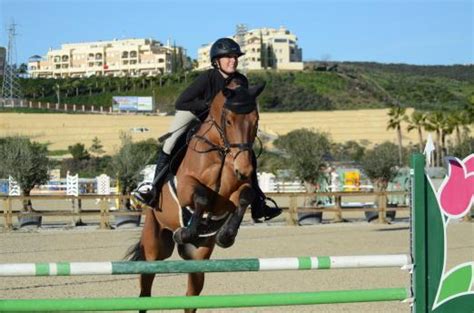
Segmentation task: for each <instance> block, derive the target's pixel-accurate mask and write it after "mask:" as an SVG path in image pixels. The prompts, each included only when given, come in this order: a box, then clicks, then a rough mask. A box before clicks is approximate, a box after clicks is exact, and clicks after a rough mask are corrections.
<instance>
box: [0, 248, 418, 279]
mask: <svg viewBox="0 0 474 313" xmlns="http://www.w3.org/2000/svg"><path fill="white" fill-rule="evenodd" d="M410 262H411V257H410V256H409V255H404V254H393V255H391V254H387V255H359V256H315V257H289V258H253V259H220V260H219V259H215V260H187V261H181V260H176V261H175V260H173V261H153V262H149V261H133V262H132V261H119V262H58V263H12V264H0V277H1V276H78V275H124V274H158V273H160V274H162V273H196V272H203V273H211V272H261V271H282V270H326V269H337V268H344V269H348V268H376V267H377V268H380V267H400V268H406V267H407V266H409V265H410Z"/></svg>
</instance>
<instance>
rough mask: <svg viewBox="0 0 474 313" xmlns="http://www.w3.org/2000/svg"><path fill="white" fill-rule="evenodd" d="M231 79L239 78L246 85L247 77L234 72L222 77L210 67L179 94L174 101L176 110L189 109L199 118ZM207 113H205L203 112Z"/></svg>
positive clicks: (202, 117) (241, 83) (242, 84)
mask: <svg viewBox="0 0 474 313" xmlns="http://www.w3.org/2000/svg"><path fill="white" fill-rule="evenodd" d="M232 79H237V80H239V84H240V85H241V86H244V87H246V88H247V87H248V84H249V83H248V80H247V77H245V76H244V75H242V74H240V73H239V72H235V73H233V74H232V75H230V76H229V77H228V78H224V77H223V76H222V74H221V73H220V72H219V70H217V69H210V70H207V71H205V72H203V73H202V74H200V75H199V76H198V77H197V78H196V80H195V81H194V82H193V83H192V84H191V85H190V86H189V87H188V88H186V90H184V91H183V93H182V94H181V95H180V96H179V98H178V100H177V101H176V110H182V111H191V112H193V113H194V114H195V115H196V116H199V118H200V119H201V120H203V119H204V118H205V116H200V114H201V113H203V111H205V110H206V109H207V108H208V106H209V104H210V103H211V100H212V99H214V97H215V96H216V95H217V94H218V93H219V91H221V90H222V89H223V88H224V87H225V86H226V85H227V83H228V82H230V81H231V80H232ZM205 115H207V114H205Z"/></svg>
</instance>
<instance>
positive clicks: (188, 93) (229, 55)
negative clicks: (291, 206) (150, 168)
mask: <svg viewBox="0 0 474 313" xmlns="http://www.w3.org/2000/svg"><path fill="white" fill-rule="evenodd" d="M242 55H244V53H243V52H242V51H241V50H240V46H239V44H238V43H236V42H235V41H234V40H232V39H230V38H220V39H218V40H217V41H216V42H214V44H213V45H212V47H211V50H210V57H211V64H212V67H213V68H212V69H210V70H207V71H205V72H204V73H202V74H200V75H199V76H198V77H197V78H196V80H195V81H194V82H193V83H192V84H191V85H190V86H189V87H188V88H187V89H186V90H184V91H183V93H182V94H181V95H180V96H179V98H178V100H177V101H176V115H175V118H174V120H173V122H172V123H171V127H170V130H169V133H168V134H169V135H170V137H169V138H167V139H166V141H165V142H164V144H163V148H162V151H161V152H160V153H159V155H158V160H157V162H156V169H155V179H154V180H153V184H152V187H151V189H150V188H148V189H145V188H138V190H136V191H135V192H134V193H133V194H134V196H135V197H136V198H137V199H138V200H139V201H141V202H143V203H145V204H147V205H152V204H153V203H154V201H155V199H156V195H157V190H159V187H160V186H161V184H162V182H163V180H164V176H165V173H166V170H165V169H166V167H167V166H168V165H169V162H170V159H171V157H170V154H171V151H172V149H173V147H174V146H175V144H176V141H177V140H178V138H179V137H180V136H181V135H182V134H183V133H184V132H185V131H186V125H188V124H189V123H191V122H193V121H194V120H201V121H203V120H204V119H205V118H206V116H207V112H208V109H209V104H210V102H211V101H212V99H213V98H214V96H215V95H217V93H219V91H221V90H222V89H223V88H224V87H225V86H226V85H227V82H229V81H231V80H238V81H239V83H240V85H243V86H245V87H248V80H247V77H245V76H244V75H242V74H241V73H239V72H237V65H238V58H239V57H240V56H242ZM253 163H254V168H256V158H255V155H254V156H253ZM252 185H253V187H254V189H255V191H256V197H255V200H254V202H253V203H252V204H251V211H252V218H253V220H254V221H256V222H259V221H260V219H262V218H264V219H265V220H269V219H272V218H274V217H276V216H278V215H280V214H281V209H279V208H274V207H269V206H267V205H266V204H265V199H266V197H265V194H264V193H263V192H262V190H261V189H260V187H259V186H258V180H257V174H256V170H255V171H254V174H253V175H252Z"/></svg>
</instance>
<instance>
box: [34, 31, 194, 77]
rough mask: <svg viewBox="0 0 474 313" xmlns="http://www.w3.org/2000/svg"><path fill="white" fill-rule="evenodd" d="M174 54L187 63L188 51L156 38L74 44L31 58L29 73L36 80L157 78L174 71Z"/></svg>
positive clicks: (64, 45)
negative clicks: (107, 77) (125, 77)
mask: <svg viewBox="0 0 474 313" xmlns="http://www.w3.org/2000/svg"><path fill="white" fill-rule="evenodd" d="M175 49H176V50H175ZM174 51H175V52H174ZM173 54H174V56H175V57H178V56H180V57H181V59H182V62H183V64H185V63H186V62H187V58H186V51H185V49H183V48H182V47H173V46H171V45H170V44H169V42H168V44H167V45H163V44H162V43H161V42H159V41H157V40H153V39H124V40H111V41H97V42H84V43H70V44H63V45H61V49H57V50H52V49H50V51H48V53H47V54H46V56H45V57H41V56H33V57H31V58H30V60H29V61H28V72H29V74H30V77H33V78H36V77H48V78H49V77H53V78H59V77H89V76H92V75H95V76H154V75H159V74H165V73H171V72H172V66H173V62H172V61H173Z"/></svg>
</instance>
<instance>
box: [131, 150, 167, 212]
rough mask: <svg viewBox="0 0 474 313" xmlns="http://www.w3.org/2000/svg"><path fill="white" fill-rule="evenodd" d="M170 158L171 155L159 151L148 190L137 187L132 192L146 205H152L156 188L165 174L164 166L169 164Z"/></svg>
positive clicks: (155, 195)
mask: <svg viewBox="0 0 474 313" xmlns="http://www.w3.org/2000/svg"><path fill="white" fill-rule="evenodd" d="M170 158H171V157H170V155H169V154H167V153H165V152H163V151H160V153H159V154H158V159H157V161H156V168H155V175H154V178H153V182H152V184H151V188H150V189H148V190H140V189H137V190H136V191H134V192H133V195H134V196H135V198H136V199H137V200H138V201H140V202H142V203H143V204H146V205H148V206H154V204H155V200H156V198H157V195H158V189H159V187H160V186H161V184H162V182H163V177H164V176H165V173H166V172H167V171H166V167H167V166H168V165H169V162H170Z"/></svg>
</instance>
